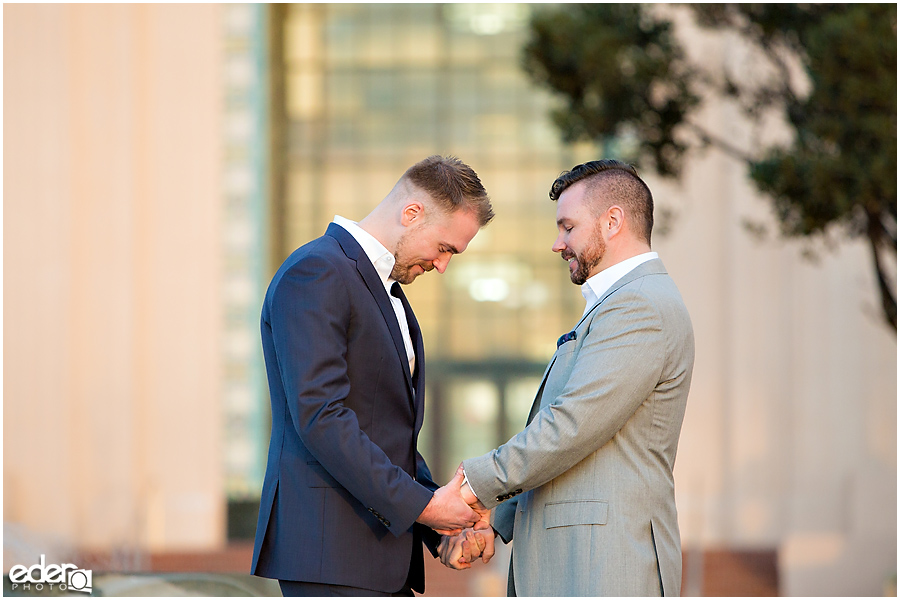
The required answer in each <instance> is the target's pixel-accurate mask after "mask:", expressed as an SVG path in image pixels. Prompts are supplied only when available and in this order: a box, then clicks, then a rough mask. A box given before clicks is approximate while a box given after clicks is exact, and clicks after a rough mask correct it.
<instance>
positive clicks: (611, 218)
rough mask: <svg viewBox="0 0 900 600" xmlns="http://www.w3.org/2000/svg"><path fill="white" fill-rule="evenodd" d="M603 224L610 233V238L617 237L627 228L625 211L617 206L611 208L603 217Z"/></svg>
mask: <svg viewBox="0 0 900 600" xmlns="http://www.w3.org/2000/svg"><path fill="white" fill-rule="evenodd" d="M603 224H604V225H606V230H607V231H608V232H609V233H608V234H607V235H608V237H613V236H615V235H617V234H618V233H619V232H621V231H622V229H623V228H624V227H625V211H624V210H622V207H621V206H619V205H617V204H614V205H612V206H610V207H609V209H608V210H607V211H606V214H605V215H604V216H603Z"/></svg>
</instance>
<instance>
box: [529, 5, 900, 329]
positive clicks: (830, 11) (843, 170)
mask: <svg viewBox="0 0 900 600" xmlns="http://www.w3.org/2000/svg"><path fill="white" fill-rule="evenodd" d="M690 10H691V11H692V12H693V14H694V17H695V18H696V20H697V22H698V23H699V24H700V25H701V26H703V27H707V28H710V29H715V30H718V31H726V30H727V31H731V32H733V33H734V34H737V35H739V36H740V38H741V39H742V40H744V41H745V42H746V43H748V44H749V45H750V46H751V47H753V48H754V49H756V51H758V53H759V54H760V55H761V56H763V57H765V59H766V61H767V62H768V63H769V64H770V66H771V67H772V68H771V73H772V74H771V75H770V76H768V77H767V78H766V79H765V80H763V81H745V80H744V78H742V77H740V74H733V73H724V74H716V73H711V72H709V71H708V70H706V69H704V65H700V64H689V63H688V61H687V59H686V58H685V56H686V55H685V52H684V51H683V50H682V48H681V47H680V45H679V43H678V41H677V39H676V38H675V36H674V35H673V33H672V27H673V26H672V23H671V22H669V21H667V20H666V19H664V18H661V17H659V13H660V11H659V10H653V9H652V8H649V7H647V6H644V5H611V4H579V5H561V6H557V7H554V8H552V9H547V10H544V11H539V12H537V13H536V14H535V15H534V16H533V18H532V22H531V36H530V40H529V41H528V43H527V44H526V46H525V48H524V53H523V57H524V59H523V60H524V67H525V70H526V71H527V72H528V73H529V75H530V76H531V77H532V78H533V79H534V80H535V81H536V82H538V83H540V84H543V85H546V86H548V87H549V88H550V89H551V90H553V91H555V92H557V93H558V94H559V95H560V96H561V97H562V98H563V99H564V101H565V108H564V109H561V110H558V111H556V112H555V113H554V115H553V119H554V121H555V123H556V124H557V125H558V126H559V128H560V131H561V132H562V135H563V139H564V140H566V141H575V140H590V141H595V142H599V143H604V142H605V141H607V140H609V139H622V140H632V143H631V147H632V148H633V149H634V153H633V155H632V156H626V157H625V158H627V159H629V160H633V161H634V162H637V163H638V164H640V163H641V162H650V163H651V164H652V166H653V168H654V169H655V170H656V171H657V172H658V173H659V174H661V175H664V176H677V175H678V174H679V172H680V168H681V165H682V163H683V160H684V159H685V158H686V157H688V156H689V155H690V151H691V150H692V149H693V148H694V147H696V146H698V144H694V145H693V146H692V145H691V144H689V143H688V142H686V141H685V140H686V139H690V138H691V137H693V138H694V139H696V140H699V141H700V143H701V144H699V145H711V146H714V147H718V148H720V149H722V150H724V151H726V152H728V153H729V154H730V155H732V156H735V157H737V158H740V159H741V160H744V161H745V162H746V163H747V166H748V176H749V178H750V179H751V180H752V181H753V182H754V183H755V184H756V186H757V187H758V189H759V190H761V191H763V192H765V193H766V194H767V195H769V196H770V197H771V198H772V201H773V206H774V208H775V214H776V215H777V217H778V219H779V221H780V225H781V231H782V233H783V234H784V235H786V236H819V235H822V234H824V233H825V232H826V231H829V230H832V229H839V230H841V231H843V232H845V233H846V235H848V236H850V237H865V238H866V239H867V241H868V244H869V247H870V249H871V254H872V257H873V266H874V269H875V273H876V277H877V281H878V284H879V291H880V294H881V304H882V309H883V313H884V318H885V320H886V322H887V323H888V324H889V325H890V326H891V327H892V328H893V329H894V331H895V332H896V329H897V301H896V291H895V287H894V286H895V279H896V256H897V33H896V29H897V25H896V24H897V7H896V5H895V4H813V5H798V4H736V5H716V4H703V5H691V6H690ZM651 13H655V15H654V14H651ZM792 60H793V61H798V63H799V64H801V65H802V66H803V68H804V70H805V72H806V75H807V77H808V82H807V83H808V84H809V87H810V88H811V90H810V91H809V92H806V93H803V94H801V93H799V92H798V91H797V90H798V88H801V84H800V83H801V82H798V81H797V77H796V74H792V71H791V68H790V63H791V61H792ZM709 97H720V98H728V99H730V100H733V101H736V102H738V103H739V105H740V106H741V107H742V108H743V110H744V112H745V114H746V115H747V117H748V118H749V119H751V120H752V121H756V120H759V119H761V118H762V117H763V116H764V115H765V114H767V112H771V111H773V110H774V111H778V112H779V113H780V114H782V115H783V117H784V120H785V121H786V122H787V123H788V124H789V125H790V126H791V127H792V129H793V133H794V136H793V141H792V143H791V144H790V145H789V146H787V147H783V146H781V147H770V148H764V149H756V150H755V151H751V150H748V149H741V148H737V147H735V146H733V145H732V144H731V143H730V142H729V141H727V140H723V139H720V138H717V137H716V135H715V134H714V133H713V132H709V131H706V130H704V129H703V128H702V127H701V126H699V125H698V124H697V123H696V122H695V121H694V120H692V116H693V115H694V114H695V112H696V111H697V110H698V109H699V108H700V107H701V104H702V103H701V100H700V99H701V98H709ZM685 134H689V135H685ZM690 134H693V135H690ZM892 266H893V268H892Z"/></svg>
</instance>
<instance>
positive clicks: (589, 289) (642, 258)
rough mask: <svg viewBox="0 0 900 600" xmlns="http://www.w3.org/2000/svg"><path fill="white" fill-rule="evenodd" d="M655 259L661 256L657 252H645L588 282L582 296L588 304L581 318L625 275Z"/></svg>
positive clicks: (617, 264)
mask: <svg viewBox="0 0 900 600" xmlns="http://www.w3.org/2000/svg"><path fill="white" fill-rule="evenodd" d="M654 258H659V254H657V253H656V252H644V253H643V254H638V255H637V256H632V257H631V258H629V259H626V260H623V261H622V262H620V263H616V264H614V265H613V266H611V267H608V268H606V269H603V270H602V271H600V272H599V273H597V274H596V275H594V276H593V277H591V278H590V279H588V280H587V281H585V282H584V283H583V284H582V285H581V295H582V296H584V300H585V302H586V304H585V307H584V313H582V315H581V316H584V315H586V314H587V312H588V311H589V310H590V309H591V307H592V306H594V305H595V304H596V303H597V301H598V300H600V298H602V297H603V294H605V293H606V291H607V290H608V289H609V288H610V287H611V286H612V284H614V283H615V282H617V281H618V280H620V279H622V277H624V276H625V275H627V274H628V273H629V272H631V271H632V270H633V269H635V268H636V267H637V266H638V265H640V264H643V263H645V262H647V261H648V260H653V259H654Z"/></svg>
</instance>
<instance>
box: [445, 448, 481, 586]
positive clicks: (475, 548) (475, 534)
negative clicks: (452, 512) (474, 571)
mask: <svg viewBox="0 0 900 600" xmlns="http://www.w3.org/2000/svg"><path fill="white" fill-rule="evenodd" d="M464 475H465V473H464V471H463V466H462V464H460V465H459V468H458V469H457V470H456V475H455V476H454V478H453V481H457V480H459V481H460V484H461V486H460V495H461V497H462V499H463V501H465V502H466V504H468V505H469V506H470V507H472V509H473V510H474V511H475V512H476V513H478V517H479V518H478V522H477V523H475V526H474V527H469V528H466V529H465V530H464V531H462V532H460V533H459V534H456V535H444V537H443V538H442V539H441V543H440V545H439V546H438V553H439V554H440V557H441V562H442V563H443V564H444V566H446V567H450V568H451V569H457V570H462V569H470V568H472V563H473V562H474V560H475V559H476V558H478V557H479V556H480V557H481V560H482V562H484V563H485V564H487V563H488V561H490V560H491V558H493V556H494V530H493V528H492V527H491V523H490V520H491V511H490V510H488V509H486V508H485V507H484V504H482V503H481V501H480V500H479V499H478V498H477V497H476V496H475V494H473V493H472V490H471V489H470V488H469V486H468V485H464V484H462V478H463V477H464ZM448 485H450V484H448Z"/></svg>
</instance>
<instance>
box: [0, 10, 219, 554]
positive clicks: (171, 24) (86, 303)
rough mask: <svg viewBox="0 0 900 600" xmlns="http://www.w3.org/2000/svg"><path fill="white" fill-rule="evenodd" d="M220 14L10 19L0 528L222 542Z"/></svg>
mask: <svg viewBox="0 0 900 600" xmlns="http://www.w3.org/2000/svg"><path fill="white" fill-rule="evenodd" d="M220 10H221V8H220V7H219V6H217V5H115V4H104V5H22V4H19V5H7V6H5V7H4V9H3V16H4V20H3V25H4V30H3V49H4V52H3V57H4V82H3V83H4V111H3V115H4V118H3V126H4V140H3V147H4V163H3V167H4V173H3V174H4V179H3V208H4V211H3V216H4V226H3V236H4V237H3V244H4V246H3V249H4V261H3V269H4V271H3V272H4V279H3V283H4V298H3V299H4V303H3V308H4V312H3V320H4V326H5V331H4V334H5V335H4V347H3V349H4V364H3V366H4V389H3V391H4V397H3V399H4V415H3V416H4V419H3V450H4V465H3V483H4V486H3V500H4V503H3V509H4V514H3V518H4V523H5V524H7V525H10V524H11V525H14V526H15V530H16V531H17V532H20V533H21V532H25V533H23V534H22V535H26V536H27V535H31V534H35V535H38V536H51V537H53V538H54V539H56V540H57V541H59V542H60V543H61V544H64V545H78V546H83V547H88V548H107V549H108V548H116V547H140V548H145V549H155V548H162V547H166V548H177V547H210V546H215V545H218V544H220V543H222V542H223V539H224V498H223V495H222V481H221V479H222V476H221V468H220V463H221V455H222V452H221V443H222V440H220V436H219V431H220V429H221V425H222V424H221V422H220V418H219V416H220V413H219V410H218V391H217V381H218V380H219V362H218V358H217V357H218V354H219V353H218V348H219V341H218V338H217V335H218V332H219V330H220V311H219V305H220V302H219V289H218V276H219V270H220V265H219V256H220V254H221V253H220V251H219V250H220V249H219V243H220V242H219V231H218V226H219V215H220V213H221V207H220V203H221V200H220V194H219V179H220V177H221V174H220V172H219V165H220V162H219V161H220V158H221V157H220V143H219V138H220V135H219V130H220V124H219V114H220V110H221V109H220V106H221V103H222V98H221V96H222V94H221V85H220V82H219V71H220V63H221V58H220V57H221V49H220V47H219V44H220V38H221V35H220V30H221V24H220V16H219V14H220ZM24 558H26V559H28V560H30V558H28V557H24ZM35 558H36V557H35ZM5 562H7V561H6V560H5ZM25 564H31V563H25Z"/></svg>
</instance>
